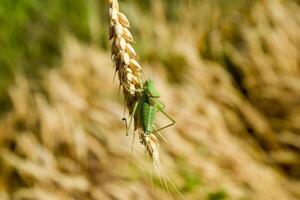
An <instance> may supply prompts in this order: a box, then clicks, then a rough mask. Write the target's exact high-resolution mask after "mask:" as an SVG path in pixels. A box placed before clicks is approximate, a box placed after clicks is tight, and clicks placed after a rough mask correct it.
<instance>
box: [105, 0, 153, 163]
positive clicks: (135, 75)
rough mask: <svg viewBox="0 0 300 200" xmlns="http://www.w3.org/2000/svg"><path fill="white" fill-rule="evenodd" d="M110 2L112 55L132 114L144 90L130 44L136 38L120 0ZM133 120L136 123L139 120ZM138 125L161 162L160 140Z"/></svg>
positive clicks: (135, 126) (141, 135) (149, 147)
mask: <svg viewBox="0 0 300 200" xmlns="http://www.w3.org/2000/svg"><path fill="white" fill-rule="evenodd" d="M109 4H110V8H109V17H110V27H109V40H112V44H111V58H112V61H113V62H114V64H115V67H116V73H117V74H118V78H119V81H120V87H122V89H123V93H124V101H125V103H126V106H127V108H128V110H129V115H133V114H134V113H133V107H134V104H135V102H137V101H138V98H139V97H140V96H141V92H142V89H143V81H142V80H143V79H142V67H141V66H140V64H139V63H138V61H137V58H138V57H137V55H136V52H135V50H134V48H133V47H132V45H131V44H132V43H133V42H134V39H133V37H132V35H131V33H130V31H129V27H130V24H129V21H128V19H127V17H126V15H125V14H123V13H121V12H120V11H119V4H118V1H117V0H109ZM134 121H135V122H136V119H135V120H134ZM139 126H140V125H139V123H134V130H138V133H139V136H140V140H141V143H142V144H143V145H145V147H146V150H147V152H148V153H149V154H150V156H151V157H152V159H153V161H155V162H156V161H158V159H159V158H158V146H159V145H158V139H157V138H156V136H155V135H154V134H151V135H150V136H149V135H146V134H145V133H144V132H143V131H142V127H139ZM128 128H130V127H128Z"/></svg>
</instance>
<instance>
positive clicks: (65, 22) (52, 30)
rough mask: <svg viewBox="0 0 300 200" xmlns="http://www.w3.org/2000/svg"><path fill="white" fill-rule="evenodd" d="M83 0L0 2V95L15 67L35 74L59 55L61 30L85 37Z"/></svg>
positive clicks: (87, 37) (31, 75)
mask: <svg viewBox="0 0 300 200" xmlns="http://www.w3.org/2000/svg"><path fill="white" fill-rule="evenodd" d="M86 2H87V1H85V0H77V1H73V0H43V1H41V0H2V1H1V2H0V24H1V26H0V99H1V100H2V101H1V102H3V99H5V96H6V89H7V86H8V85H9V84H10V83H11V81H12V80H13V77H14V73H15V71H22V72H24V73H25V74H26V75H27V76H30V77H32V78H37V77H38V74H39V71H40V70H39V68H40V67H41V66H51V65H53V64H54V63H55V62H56V61H57V58H58V57H59V55H60V45H61V40H62V38H63V33H64V32H72V33H73V34H74V35H75V36H77V37H78V38H80V39H83V40H86V41H87V40H89V29H88V10H87V5H86V4H87V3H86Z"/></svg>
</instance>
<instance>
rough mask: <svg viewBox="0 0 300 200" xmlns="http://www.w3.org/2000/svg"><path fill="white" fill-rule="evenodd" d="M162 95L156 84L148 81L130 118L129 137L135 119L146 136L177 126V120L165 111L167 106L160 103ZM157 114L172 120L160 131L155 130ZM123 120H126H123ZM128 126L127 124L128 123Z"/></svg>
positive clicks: (127, 132)
mask: <svg viewBox="0 0 300 200" xmlns="http://www.w3.org/2000/svg"><path fill="white" fill-rule="evenodd" d="M159 98H160V94H159V92H158V91H157V89H156V88H155V86H154V82H153V81H152V80H151V79H148V80H147V81H146V82H145V83H144V85H143V89H142V91H141V92H140V97H139V98H138V99H137V101H136V102H135V103H134V105H133V111H132V114H131V116H130V121H129V125H128V127H127V131H126V135H127V136H128V135H129V130H130V126H131V123H132V120H133V118H134V120H135V123H137V125H138V127H141V128H142V130H143V132H144V133H145V134H146V135H150V134H153V133H156V132H159V131H161V130H163V129H165V128H168V127H170V126H172V125H174V124H175V120H174V119H172V118H171V117H170V116H169V115H168V114H167V113H166V112H165V111H164V108H165V105H164V104H163V103H162V102H160V101H159ZM157 112H161V113H162V114H163V115H165V116H166V117H167V118H168V119H170V120H171V123H170V124H168V125H166V126H163V127H161V128H159V129H156V130H154V129H155V116H156V113H157ZM123 120H125V122H126V119H125V118H123ZM126 124H127V122H126Z"/></svg>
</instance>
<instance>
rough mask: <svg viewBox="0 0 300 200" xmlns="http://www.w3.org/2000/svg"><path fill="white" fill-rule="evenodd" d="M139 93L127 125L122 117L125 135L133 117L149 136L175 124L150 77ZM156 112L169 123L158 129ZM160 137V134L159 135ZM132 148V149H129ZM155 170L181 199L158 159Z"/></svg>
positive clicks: (163, 183) (127, 133)
mask: <svg viewBox="0 0 300 200" xmlns="http://www.w3.org/2000/svg"><path fill="white" fill-rule="evenodd" d="M139 93H140V95H139V97H138V99H137V100H136V102H135V103H134V106H133V111H132V113H131V116H130V121H129V125H128V126H127V122H126V118H123V120H125V123H126V127H127V131H126V135H127V136H128V135H129V130H130V126H131V123H132V121H133V119H134V121H135V123H137V127H140V128H142V130H143V132H144V134H146V136H150V135H151V134H154V133H158V132H159V131H161V130H163V129H166V128H168V127H170V126H172V125H174V124H175V120H174V119H172V118H171V117H170V116H169V115H168V114H167V113H166V112H165V111H164V108H165V107H166V106H165V105H164V104H163V103H162V102H161V101H159V98H160V94H159V92H158V91H157V89H156V88H155V86H154V82H153V81H152V80H151V79H148V80H147V81H146V82H145V83H144V85H143V88H142V90H141V91H139ZM158 112H161V113H162V114H163V115H165V116H166V117H167V118H168V119H169V120H170V121H171V123H170V124H168V125H166V126H163V127H161V128H159V129H156V126H155V116H156V114H157V113H158ZM161 137H162V136H161ZM145 145H146V144H145ZM131 150H132V149H131ZM155 167H156V170H157V172H158V173H159V174H164V177H165V178H166V179H167V180H168V181H169V183H171V185H172V187H173V188H174V189H175V190H176V192H177V193H178V194H179V195H180V197H181V198H182V199H184V197H183V195H182V194H181V192H180V191H179V190H178V189H177V187H176V186H175V184H174V183H173V182H172V181H171V179H170V178H169V177H168V175H167V174H166V173H165V172H164V170H163V168H162V167H161V164H160V161H159V159H158V160H156V164H155ZM165 178H163V182H161V184H162V185H165V187H166V189H167V190H168V192H170V191H169V189H168V185H167V182H166V179H165Z"/></svg>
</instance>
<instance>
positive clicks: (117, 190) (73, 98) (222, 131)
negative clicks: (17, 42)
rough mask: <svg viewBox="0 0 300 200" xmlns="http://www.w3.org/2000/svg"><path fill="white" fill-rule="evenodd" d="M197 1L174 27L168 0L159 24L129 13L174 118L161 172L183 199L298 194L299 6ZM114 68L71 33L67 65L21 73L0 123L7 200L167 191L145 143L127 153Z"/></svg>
mask: <svg viewBox="0 0 300 200" xmlns="http://www.w3.org/2000/svg"><path fill="white" fill-rule="evenodd" d="M159 2H160V3H159ZM189 2H190V1H187V2H186V3H182V5H181V4H180V5H179V7H180V8H181V9H182V10H181V9H179V12H180V16H181V17H182V19H181V20H179V22H178V23H176V24H167V22H166V18H165V13H164V12H165V10H164V9H162V8H163V7H162V6H161V4H162V1H158V3H157V4H153V7H152V10H151V12H152V14H153V19H154V20H153V21H149V20H148V19H145V18H143V16H144V15H142V14H141V12H142V11H139V10H137V11H136V12H130V11H131V8H130V7H127V8H126V9H127V12H130V13H126V12H125V11H126V9H125V11H124V12H125V13H126V14H128V15H132V16H131V17H132V19H134V15H138V14H141V17H139V18H136V21H135V20H132V19H131V20H130V21H131V22H132V23H136V24H135V25H134V27H135V28H136V29H137V30H136V32H141V33H142V35H141V36H140V37H141V40H146V39H147V43H145V44H144V43H143V44H140V45H145V46H144V47H143V48H144V49H146V50H145V52H144V58H145V62H144V65H143V66H144V69H145V74H148V75H149V77H151V78H153V79H154V81H155V83H156V85H157V87H158V88H159V91H160V93H161V94H162V101H163V102H164V103H165V104H166V105H167V107H166V110H167V111H168V112H169V113H170V115H171V116H173V117H174V118H175V119H176V121H177V123H176V125H175V126H173V127H172V128H169V129H167V130H165V131H163V134H164V136H165V137H166V138H167V140H168V141H169V142H168V143H164V142H162V143H161V146H160V154H161V159H162V163H163V166H164V168H165V169H166V171H167V172H168V174H169V176H170V177H171V178H172V180H173V181H174V182H175V184H176V185H177V186H178V188H179V189H180V190H181V191H182V193H183V195H184V196H185V197H186V199H239V200H240V199H256V200H269V199H270V200H271V199H272V200H273V199H274V200H275V199H276V200H277V199H278V200H293V199H295V200H296V199H299V198H300V190H299V188H300V182H299V177H300V170H299V169H300V155H299V151H300V136H299V134H300V118H299V114H300V83H299V81H300V79H299V77H300V68H299V64H300V55H299V52H300V51H299V49H300V35H299V32H300V30H299V29H300V8H299V4H297V3H296V2H294V1H279V0H269V1H268V0H265V1H255V2H253V3H251V4H250V5H249V6H248V7H247V8H245V9H244V10H242V11H236V12H233V13H230V14H227V15H226V17H224V15H223V14H222V13H223V11H222V10H221V8H220V7H219V6H218V5H217V4H214V5H213V8H214V9H213V10H210V8H211V4H208V3H207V2H202V1H199V2H198V3H197V4H196V5H195V4H194V3H195V2H193V4H191V3H189ZM124 5H125V4H124ZM125 7H126V6H125ZM193 7H194V8H199V9H192V8H193ZM187 10H189V11H190V12H186V11H187ZM211 11H213V12H211ZM242 12H243V13H242ZM129 17H130V16H129ZM207 19H210V20H211V21H210V23H207V22H205V20H207ZM147 20H148V21H147ZM187 22H188V23H187ZM142 24H143V26H142ZM154 24H155V26H154ZM201 24H203V26H201ZM103 26H104V25H103ZM106 27H107V26H105V28H106ZM153 27H155V28H153ZM138 42H139V41H137V45H138ZM161 49H163V50H161ZM165 50H168V51H165ZM141 53H143V52H141ZM149 57H151V58H153V57H154V59H153V60H152V61H148V62H147V59H148V60H149ZM112 65H113V64H112V62H111V60H110V53H109V52H107V51H104V50H100V49H98V48H95V47H93V46H86V45H84V44H81V43H80V42H78V41H77V40H76V39H73V38H72V37H71V36H67V37H66V40H65V46H64V48H63V62H62V66H61V67H60V68H56V69H51V70H45V72H44V76H43V79H42V81H41V84H40V85H37V84H36V82H34V81H32V80H30V79H27V78H25V77H24V76H22V75H18V76H17V79H16V83H15V85H13V86H12V87H11V88H10V92H9V94H10V97H11V99H12V102H13V109H12V110H11V111H9V112H8V113H7V114H6V115H5V116H4V117H2V119H1V121H0V132H1V134H0V147H1V149H0V151H1V153H0V199H1V200H6V199H42V200H48V199H49V200H50V199H99V200H105V199H120V200H127V199H128V200H129V199H130V200H131V199H145V200H147V199H169V197H168V194H167V192H165V191H163V189H162V188H161V186H160V184H159V181H158V178H157V177H154V192H152V191H151V179H150V177H151V173H152V171H151V163H149V162H147V159H146V156H145V152H144V149H143V147H142V146H141V145H139V144H136V145H135V146H134V153H133V161H132V162H131V161H130V146H131V141H132V140H131V138H129V137H126V136H125V127H124V124H123V123H122V121H121V117H122V113H123V102H122V97H121V96H119V97H118V96H117V93H118V84H117V83H115V84H113V83H112V77H113V74H114V68H113V66H112ZM168 80H169V81H168ZM160 122H163V120H160ZM175 198H176V194H175Z"/></svg>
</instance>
